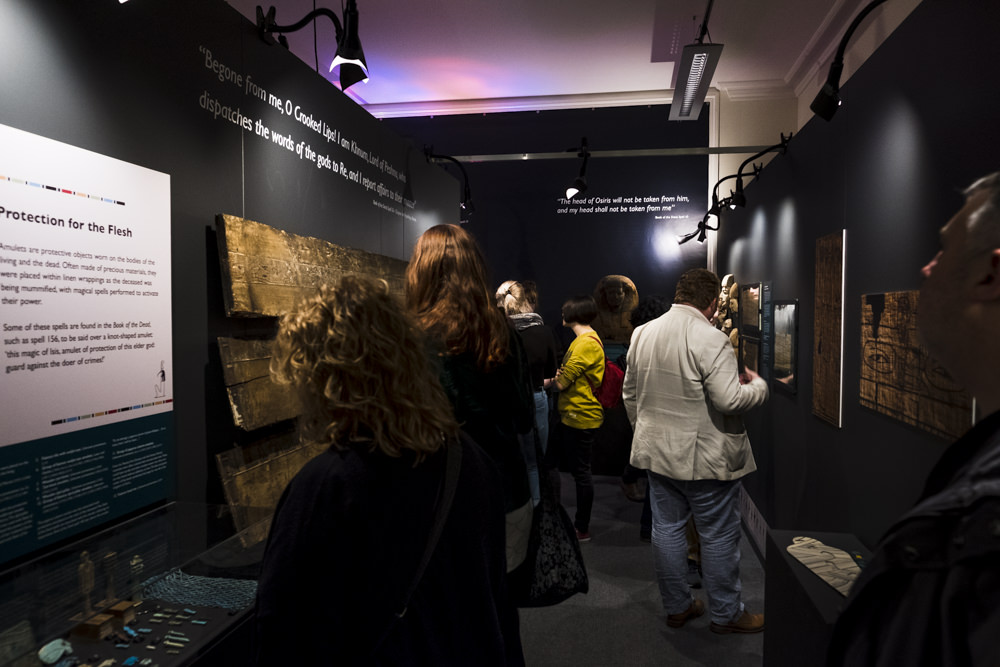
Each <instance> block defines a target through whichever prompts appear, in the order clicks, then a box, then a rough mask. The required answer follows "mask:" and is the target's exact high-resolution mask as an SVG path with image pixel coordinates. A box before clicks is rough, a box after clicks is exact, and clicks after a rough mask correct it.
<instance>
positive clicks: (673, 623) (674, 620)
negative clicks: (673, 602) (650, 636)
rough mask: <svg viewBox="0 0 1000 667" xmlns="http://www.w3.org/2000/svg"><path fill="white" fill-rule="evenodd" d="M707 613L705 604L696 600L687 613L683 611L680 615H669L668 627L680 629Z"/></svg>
mask: <svg viewBox="0 0 1000 667" xmlns="http://www.w3.org/2000/svg"><path fill="white" fill-rule="evenodd" d="M704 613H705V603H704V602H702V601H701V600H694V601H692V602H691V606H690V607H688V608H687V611H682V612H681V613H679V614H667V625H669V626H670V627H672V628H679V627H681V626H682V625H684V624H685V623H687V622H688V620H689V619H692V618H698V617H699V616H701V615H702V614H704Z"/></svg>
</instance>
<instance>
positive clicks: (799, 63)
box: [226, 0, 888, 115]
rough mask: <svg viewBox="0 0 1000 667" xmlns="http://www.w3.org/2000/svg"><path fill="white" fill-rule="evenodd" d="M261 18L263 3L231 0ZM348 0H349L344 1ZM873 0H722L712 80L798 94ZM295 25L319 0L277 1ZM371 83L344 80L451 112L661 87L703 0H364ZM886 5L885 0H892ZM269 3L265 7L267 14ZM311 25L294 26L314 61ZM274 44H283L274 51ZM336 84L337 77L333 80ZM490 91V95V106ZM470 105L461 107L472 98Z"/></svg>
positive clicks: (330, 41) (715, 9)
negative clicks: (719, 53) (257, 11)
mask: <svg viewBox="0 0 1000 667" xmlns="http://www.w3.org/2000/svg"><path fill="white" fill-rule="evenodd" d="M226 1H227V2H228V3H229V4H230V5H231V6H233V7H234V8H235V9H237V10H238V11H240V12H241V13H242V14H243V15H245V16H246V17H247V18H249V19H250V20H251V21H253V20H254V16H255V8H256V5H257V2H256V1H255V0H226ZM345 1H346V0H345ZM868 1H869V0H757V1H753V2H751V1H749V0H714V2H713V3H712V8H711V13H710V16H709V22H708V37H707V38H706V40H705V41H711V42H715V43H721V44H724V45H725V47H724V49H723V52H722V59H721V62H720V63H719V66H718V69H717V70H716V72H715V77H714V79H713V85H714V86H715V87H716V88H718V89H719V90H720V91H721V92H722V93H723V94H726V95H728V96H729V97H730V98H732V99H766V98H773V97H791V96H794V95H796V94H798V93H799V92H800V91H801V89H802V88H803V87H804V86H805V85H810V84H812V83H813V82H814V81H816V80H817V77H819V78H823V77H825V75H826V70H827V68H828V66H829V61H830V59H831V58H832V55H833V52H834V50H835V49H836V46H837V43H838V42H839V40H840V37H841V36H842V34H843V33H844V31H845V30H846V27H847V25H848V24H849V23H850V21H851V19H852V18H853V17H854V16H855V15H856V14H857V12H858V11H860V9H861V8H862V7H864V5H866V4H867V3H868ZM270 2H271V3H273V5H274V6H275V7H276V9H277V13H276V21H277V23H279V24H285V25H287V24H291V23H294V22H295V21H298V20H299V19H300V18H302V17H303V16H305V15H306V14H307V13H308V12H309V11H311V10H312V9H313V7H314V5H316V6H319V7H328V8H330V9H333V10H334V12H335V13H337V14H338V15H341V0H270ZM357 4H358V12H359V34H360V37H361V42H362V45H363V47H364V51H365V56H366V60H367V63H368V67H369V71H370V73H371V79H370V80H369V82H368V83H367V84H365V83H358V84H356V85H354V86H353V87H351V88H350V89H349V90H348V94H349V95H351V96H352V97H353V98H354V99H355V100H356V101H358V103H359V104H362V105H363V106H366V107H368V108H369V109H370V110H372V111H373V113H376V112H377V111H380V112H381V113H376V115H426V114H433V113H448V111H449V109H450V108H457V107H462V105H460V104H456V103H457V102H459V101H464V102H467V101H470V100H478V101H481V102H480V106H483V104H485V107H483V108H484V110H485V109H491V108H496V109H501V108H504V105H503V103H502V101H503V100H510V99H512V98H515V99H521V100H522V103H523V104H522V107H521V108H530V101H527V102H525V101H524V100H523V98H552V97H553V96H575V97H588V96H592V97H595V98H596V97H601V96H607V95H628V94H633V93H648V92H650V91H659V92H661V93H662V92H663V91H665V90H666V89H669V88H670V87H671V77H672V75H673V69H674V62H673V60H674V59H675V58H676V57H679V53H680V50H681V48H683V46H684V45H685V44H688V43H691V42H694V41H695V39H696V37H697V36H698V30H699V26H700V25H701V22H702V19H703V16H704V14H705V11H706V8H707V7H708V4H709V3H708V1H707V0H499V1H498V0H357ZM887 4H888V3H887ZM270 6H271V4H264V5H263V7H264V9H265V10H267V8H268V7H270ZM313 25H314V26H316V27H315V33H316V34H315V37H316V44H317V50H318V60H319V71H320V72H321V73H322V74H323V75H324V76H325V77H326V78H328V79H330V80H334V81H335V80H336V72H334V73H333V74H332V75H331V74H330V73H329V64H330V62H331V60H332V59H333V55H334V52H335V49H336V37H335V32H334V28H333V25H332V23H331V22H330V21H329V20H328V19H326V18H324V17H320V18H319V19H318V20H317V22H315V23H314V24H313ZM313 33H314V28H313V26H309V27H307V28H304V29H302V30H300V31H298V32H296V33H290V34H289V35H288V41H289V45H290V48H291V50H292V51H293V53H295V54H296V55H297V56H298V57H299V58H301V59H302V60H303V61H304V62H306V63H307V64H308V65H309V66H310V67H315V66H316V56H315V55H314V47H313V43H314V40H313V38H314V34H313ZM276 48H279V47H276ZM337 85H339V84H337ZM486 100H488V101H489V102H485V103H484V102H482V101H486ZM466 106H467V105H466Z"/></svg>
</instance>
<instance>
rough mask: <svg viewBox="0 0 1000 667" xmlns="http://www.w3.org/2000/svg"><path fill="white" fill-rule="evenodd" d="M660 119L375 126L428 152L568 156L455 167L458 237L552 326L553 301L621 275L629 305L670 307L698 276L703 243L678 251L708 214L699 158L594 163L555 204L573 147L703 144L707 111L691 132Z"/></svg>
mask: <svg viewBox="0 0 1000 667" xmlns="http://www.w3.org/2000/svg"><path fill="white" fill-rule="evenodd" d="M669 112H670V107H669V105H652V106H641V107H609V108H597V109H567V110H548V111H538V112H535V111H531V112H512V113H494V114H470V115H457V116H437V117H431V118H426V117H425V118H397V119H387V120H384V121H382V122H383V123H385V124H386V125H388V126H390V127H391V128H393V129H394V130H396V131H397V132H399V133H400V134H401V135H403V136H405V137H409V138H410V139H411V140H412V141H413V143H414V144H416V145H424V146H428V147H430V148H432V149H433V152H434V153H436V154H444V155H451V156H497V155H515V156H516V155H518V154H523V153H529V154H530V153H559V152H563V153H565V154H567V155H569V156H571V158H570V159H538V160H536V159H530V160H520V159H512V160H503V161H479V162H475V161H473V162H464V163H463V166H464V168H465V170H466V172H467V173H468V178H469V183H470V189H471V194H472V199H473V202H474V204H475V212H474V214H473V215H472V216H471V218H470V220H469V222H468V224H467V229H468V230H469V232H471V233H472V234H473V235H474V236H475V237H476V239H477V240H478V241H479V243H480V245H481V246H482V247H483V252H484V253H485V255H486V259H487V262H488V264H489V269H490V272H491V276H492V279H493V282H494V284H495V285H496V286H499V285H500V283H502V282H503V281H505V280H510V279H514V280H534V281H536V283H537V284H538V288H539V294H540V305H539V310H540V312H541V314H542V316H543V317H544V318H545V321H546V322H547V323H549V324H555V325H556V326H557V327H558V325H559V323H560V319H559V308H560V305H561V304H562V302H563V301H564V300H565V299H566V298H568V297H570V296H573V295H576V294H590V293H592V292H593V290H594V288H595V286H596V285H597V283H598V281H599V280H600V279H601V278H602V277H603V276H606V275H626V276H628V277H629V278H631V279H632V281H633V282H634V283H635V286H636V290H637V292H638V294H639V297H642V296H644V295H651V294H661V295H665V296H668V297H672V296H673V292H674V285H675V283H676V281H677V278H678V277H679V276H680V274H681V273H683V272H684V270H686V269H687V268H690V267H692V266H705V247H704V246H703V245H700V244H697V243H689V244H686V245H683V246H679V245H678V243H677V235H678V234H683V233H686V232H689V231H691V230H692V229H694V228H695V226H696V225H697V222H698V220H700V219H701V216H702V215H703V214H704V212H705V209H706V202H707V195H706V191H707V188H706V185H705V184H706V181H707V179H708V158H707V156H705V155H686V156H676V157H632V156H629V157H602V156H594V157H591V158H590V159H589V161H588V164H587V169H586V178H587V183H588V189H587V191H586V192H585V193H583V194H582V195H580V196H578V198H576V199H574V200H573V201H571V202H565V201H561V199H562V198H563V197H565V190H566V187H567V186H568V185H569V184H570V183H571V182H572V181H573V179H574V178H575V177H576V176H577V175H578V174H579V170H580V163H581V161H580V159H579V158H577V157H575V156H576V155H577V151H578V149H579V146H580V144H581V138H583V137H586V139H587V143H588V146H589V149H590V150H591V151H595V152H599V151H630V150H638V149H650V148H698V147H705V146H707V145H708V108H707V107H705V108H704V109H703V110H702V114H701V117H700V118H699V120H698V121H694V122H685V123H668V122H667V116H668V114H669ZM446 168H449V169H451V170H453V173H456V174H457V173H458V172H457V171H455V170H454V167H449V166H447V165H446ZM619 198H620V199H619ZM637 200H641V201H637ZM647 200H649V201H647ZM653 200H655V201H653ZM591 208H593V210H588V209H591ZM604 208H606V209H607V210H602V209H604ZM574 209H575V211H574ZM616 209H617V210H616ZM569 337H570V339H571V338H572V335H571V334H570V336H569Z"/></svg>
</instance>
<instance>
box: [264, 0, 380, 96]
mask: <svg viewBox="0 0 1000 667" xmlns="http://www.w3.org/2000/svg"><path fill="white" fill-rule="evenodd" d="M275 13H276V10H275V8H274V7H273V6H272V7H271V8H270V9H268V10H267V13H266V14H265V13H264V9H263V7H261V6H260V5H257V33H258V34H259V35H260V38H261V39H262V40H264V41H265V42H267V43H268V44H274V42H275V39H274V37H273V35H274V34H275V33H277V34H278V39H277V41H278V42H279V43H280V44H281V45H282V46H284V47H285V48H286V49H287V48H288V40H287V39H285V35H284V33H287V32H295V31H296V30H301V29H302V28H304V27H306V26H307V25H309V24H310V23H311V22H312V21H315V20H316V19H317V18H318V17H320V16H325V17H327V18H328V19H330V20H331V21H333V26H334V28H335V29H336V31H337V54H336V56H334V59H333V63H332V64H331V65H330V71H331V72H332V71H333V68H334V67H337V66H340V89H341V90H347V89H348V88H350V87H351V86H353V85H354V84H356V83H357V82H358V81H363V82H365V83H367V82H368V65H367V63H365V53H364V50H363V49H362V48H361V39H360V38H359V37H358V5H357V0H347V7H345V8H344V22H343V23H341V21H340V19H338V18H337V15H336V14H334V13H333V11H332V10H330V9H327V8H326V7H320V8H318V9H314V10H312V11H311V12H309V13H308V14H306V15H305V16H304V17H303V18H302V19H301V20H299V21H296V22H295V23H292V24H290V25H278V24H277V23H275V18H274V17H275Z"/></svg>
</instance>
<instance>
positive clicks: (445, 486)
mask: <svg viewBox="0 0 1000 667" xmlns="http://www.w3.org/2000/svg"><path fill="white" fill-rule="evenodd" d="M445 457H446V458H445V469H444V480H443V482H442V489H441V494H440V497H439V498H438V502H437V506H436V508H435V510H434V523H433V525H432V526H431V532H430V535H429V536H428V538H427V546H425V547H424V554H423V556H422V557H421V559H420V565H419V566H418V567H417V571H416V573H415V574H414V575H413V580H412V581H411V582H410V585H409V587H407V589H406V595H405V596H404V597H403V604H402V607H401V609H400V611H395V612H393V614H392V620H390V621H389V625H388V626H387V627H386V628H385V630H383V631H382V634H381V636H380V637H379V638H378V641H377V642H375V648H374V649H373V650H372V655H374V654H375V653H377V652H378V649H379V647H381V646H382V642H383V641H385V638H386V637H387V636H388V635H389V632H390V631H391V630H392V629H393V628H394V627H395V626H396V622H397V621H398V620H399V619H401V618H403V616H405V615H406V610H407V608H408V606H409V604H410V598H411V597H412V596H413V592H414V591H415V590H416V589H417V585H418V584H419V583H420V579H421V578H423V576H424V570H426V569H427V564H428V563H429V562H430V560H431V556H432V555H434V548H435V547H436V546H437V543H438V538H440V537H441V531H442V530H444V523H445V521H446V520H447V519H448V512H449V511H450V510H451V503H452V500H454V499H455V490H456V489H457V488H458V477H459V474H460V473H461V471H462V441H461V440H459V439H457V438H456V439H455V440H454V441H453V442H450V443H448V444H447V445H445Z"/></svg>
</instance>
